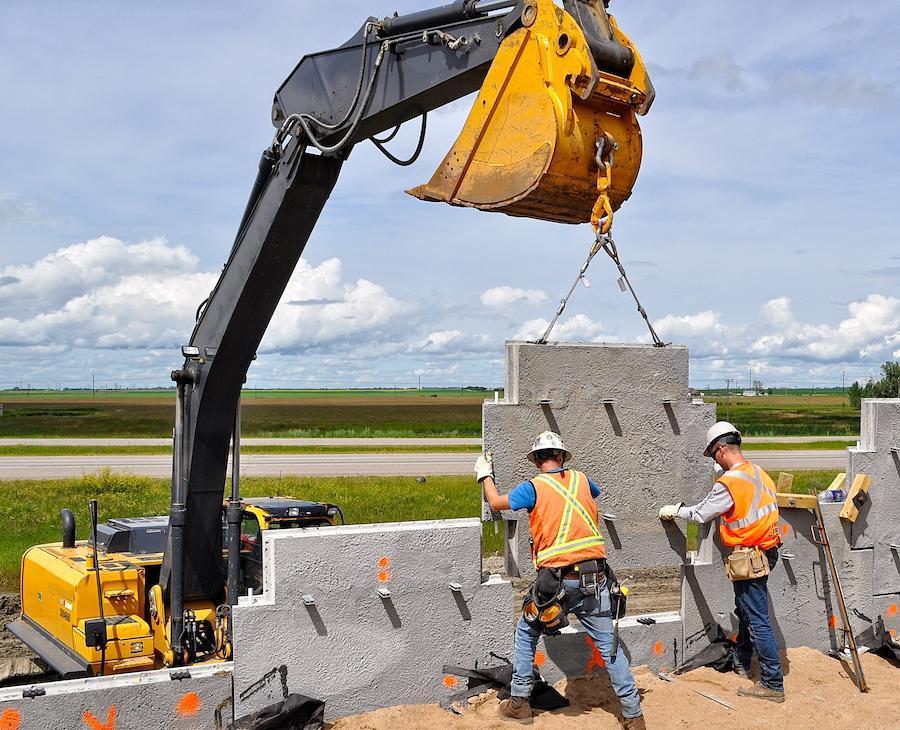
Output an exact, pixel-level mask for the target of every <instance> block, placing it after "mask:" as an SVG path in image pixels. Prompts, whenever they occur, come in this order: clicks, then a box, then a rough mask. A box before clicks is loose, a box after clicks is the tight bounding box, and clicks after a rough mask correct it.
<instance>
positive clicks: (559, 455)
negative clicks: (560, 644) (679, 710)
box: [475, 431, 645, 730]
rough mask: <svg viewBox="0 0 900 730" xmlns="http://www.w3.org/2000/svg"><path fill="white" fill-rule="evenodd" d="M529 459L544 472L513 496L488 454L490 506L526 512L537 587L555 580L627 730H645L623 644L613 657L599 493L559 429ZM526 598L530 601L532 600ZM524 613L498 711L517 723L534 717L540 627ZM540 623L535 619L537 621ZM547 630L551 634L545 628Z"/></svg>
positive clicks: (484, 471)
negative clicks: (600, 664)
mask: <svg viewBox="0 0 900 730" xmlns="http://www.w3.org/2000/svg"><path fill="white" fill-rule="evenodd" d="M526 456H527V458H528V460H529V461H531V462H532V463H533V464H534V465H535V466H536V467H537V468H538V470H539V471H540V473H539V474H537V475H536V476H535V477H533V478H532V479H530V480H529V481H525V482H522V483H521V484H519V485H518V486H517V487H515V488H514V489H513V490H511V491H510V492H509V493H508V494H503V495H501V494H499V493H498V492H497V485H496V483H495V482H494V468H493V460H492V457H491V455H490V454H482V455H481V456H480V457H479V458H478V461H477V462H476V464H475V473H476V478H477V479H478V481H479V482H481V484H482V485H483V487H484V496H485V499H486V500H487V502H488V504H490V506H491V509H493V510H495V511H498V512H499V511H500V510H518V509H526V510H528V516H529V524H530V527H531V537H532V557H533V560H534V564H535V567H536V568H537V570H538V578H537V583H538V585H541V584H542V581H543V578H542V576H544V577H549V578H550V579H551V580H553V579H555V580H556V581H557V582H556V586H557V588H558V595H559V596H564V597H561V598H560V599H559V604H560V608H561V609H562V611H561V615H562V619H565V616H566V614H568V613H572V614H574V615H575V616H577V617H578V620H579V621H580V622H581V625H582V626H584V629H585V631H587V633H588V635H589V636H590V637H591V638H592V639H593V640H594V643H595V645H596V646H597V648H598V649H599V651H600V655H601V656H602V657H603V660H604V662H605V663H606V668H607V671H608V672H609V679H610V683H611V684H612V687H613V689H614V690H615V693H616V695H617V696H618V697H619V702H620V703H621V706H622V716H623V718H624V727H625V728H629V730H643V728H644V727H645V725H644V718H643V712H642V710H641V702H640V698H639V697H638V691H637V687H636V686H635V683H634V677H633V676H632V674H631V668H630V666H629V664H628V658H627V657H626V656H625V653H624V652H623V651H622V648H621V647H618V648H617V651H616V655H615V657H613V656H611V653H612V644H613V622H612V618H611V611H610V597H609V587H608V585H607V579H606V570H605V567H606V548H605V546H604V544H603V537H602V536H601V534H600V526H599V523H598V519H597V505H596V503H595V502H594V499H595V498H596V497H598V496H600V490H599V489H598V488H597V486H596V485H595V484H594V483H593V481H591V480H590V479H589V478H588V477H587V476H586V475H584V474H582V473H581V472H579V471H576V470H574V469H569V468H567V467H566V466H565V462H566V461H568V460H569V459H571V458H572V453H571V452H570V451H569V450H568V449H566V447H565V446H564V445H563V442H562V439H561V438H560V436H559V434H557V433H554V432H552V431H544V432H543V433H541V434H539V435H538V436H537V438H535V440H534V442H533V443H532V445H531V450H530V451H529V452H528V453H527V455H526ZM527 600H528V599H526V603H527ZM526 613H527V611H523V615H522V617H521V618H520V619H519V623H518V626H517V627H516V636H515V657H514V662H513V678H512V683H511V685H510V698H509V699H507V700H504V701H503V702H501V703H500V715H501V716H502V717H504V718H510V719H514V720H528V719H529V718H531V716H532V714H531V705H530V702H529V697H530V696H531V690H532V687H533V685H534V679H533V670H534V654H535V649H536V647H537V643H538V640H539V639H540V637H541V633H542V631H541V629H540V628H537V627H535V626H534V625H532V624H530V623H529V622H528V621H526V618H525V616H526ZM532 623H534V622H532ZM544 633H548V632H546V631H545V632H544Z"/></svg>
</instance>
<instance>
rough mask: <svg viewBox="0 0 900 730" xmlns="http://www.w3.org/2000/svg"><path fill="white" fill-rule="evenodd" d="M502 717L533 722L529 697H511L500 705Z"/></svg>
mask: <svg viewBox="0 0 900 730" xmlns="http://www.w3.org/2000/svg"><path fill="white" fill-rule="evenodd" d="M499 711H500V717H506V718H509V719H510V720H518V721H519V722H531V703H530V702H529V701H528V698H527V697H510V698H509V699H508V700H503V702H501V703H500V710H499Z"/></svg>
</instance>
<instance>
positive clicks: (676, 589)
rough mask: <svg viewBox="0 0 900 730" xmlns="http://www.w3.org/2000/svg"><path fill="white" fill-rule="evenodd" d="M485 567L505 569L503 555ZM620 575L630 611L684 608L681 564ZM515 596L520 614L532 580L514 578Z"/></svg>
mask: <svg viewBox="0 0 900 730" xmlns="http://www.w3.org/2000/svg"><path fill="white" fill-rule="evenodd" d="M482 570H483V571H484V572H485V573H501V574H502V573H503V557H502V556H500V555H493V556H489V557H486V558H484V560H483V561H482ZM616 573H617V575H616V577H617V578H618V579H619V580H620V581H622V582H625V581H626V580H627V583H626V585H627V586H628V588H629V591H630V593H629V594H628V613H629V614H631V615H635V614H639V613H656V612H658V611H678V610H680V609H681V571H680V569H679V567H678V566H676V565H673V566H666V567H662V568H640V569H636V570H630V571H621V570H620V571H616ZM510 580H511V582H512V585H513V594H514V596H515V599H514V602H513V603H514V605H515V609H516V614H519V613H520V612H521V610H522V599H523V598H524V596H525V594H526V593H527V592H528V591H529V590H530V588H531V580H530V579H528V580H523V579H520V578H511V579H510Z"/></svg>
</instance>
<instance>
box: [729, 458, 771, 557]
mask: <svg viewBox="0 0 900 730" xmlns="http://www.w3.org/2000/svg"><path fill="white" fill-rule="evenodd" d="M718 481H719V482H720V483H721V484H723V485H724V486H725V488H726V489H727V490H728V493H729V494H730V495H731V499H732V500H733V501H734V506H733V507H732V508H731V509H730V510H728V512H726V513H725V514H723V515H722V524H721V525H720V526H719V535H720V536H721V538H722V542H723V543H724V544H725V545H727V546H728V547H738V546H742V547H754V546H756V547H760V548H762V549H763V550H767V549H768V548H771V547H775V546H776V545H778V543H780V542H781V538H780V536H779V534H778V498H777V497H776V496H775V484H774V482H773V481H772V479H771V477H769V475H768V474H766V473H765V472H764V471H763V470H762V469H760V468H759V467H758V466H756V464H752V463H750V462H749V461H745V462H744V463H743V464H741V465H740V466H737V467H735V468H734V469H731V470H729V471H726V472H725V473H724V474H723V475H722V476H720V477H719V479H718Z"/></svg>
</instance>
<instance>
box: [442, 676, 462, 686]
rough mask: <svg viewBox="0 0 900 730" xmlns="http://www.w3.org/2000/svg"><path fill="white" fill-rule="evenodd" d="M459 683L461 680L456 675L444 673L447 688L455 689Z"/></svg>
mask: <svg viewBox="0 0 900 730" xmlns="http://www.w3.org/2000/svg"><path fill="white" fill-rule="evenodd" d="M458 684H459V680H458V679H457V678H456V677H454V676H453V675H452V674H445V675H444V686H445V687H446V688H447V689H453V688H454V687H456V685H458Z"/></svg>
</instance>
